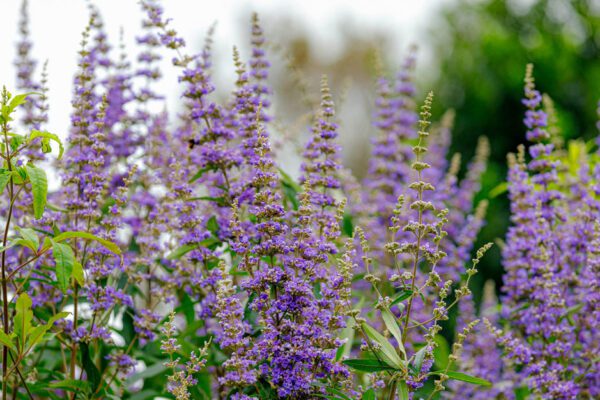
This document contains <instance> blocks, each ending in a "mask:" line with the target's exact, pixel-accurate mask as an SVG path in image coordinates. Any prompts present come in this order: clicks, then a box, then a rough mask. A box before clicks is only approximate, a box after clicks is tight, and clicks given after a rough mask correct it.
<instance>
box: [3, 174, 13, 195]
mask: <svg viewBox="0 0 600 400" xmlns="http://www.w3.org/2000/svg"><path fill="white" fill-rule="evenodd" d="M10 177H11V173H10V172H9V171H3V172H2V173H1V174H0V194H2V193H3V192H4V188H6V185H8V182H9V181H10Z"/></svg>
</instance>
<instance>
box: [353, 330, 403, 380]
mask: <svg viewBox="0 0 600 400" xmlns="http://www.w3.org/2000/svg"><path fill="white" fill-rule="evenodd" d="M361 326H362V328H363V330H364V331H365V334H366V335H367V336H368V337H369V339H371V340H372V341H373V342H375V344H376V345H377V346H378V347H379V348H378V349H376V350H375V353H376V354H377V356H379V357H380V358H381V359H382V360H383V361H384V362H385V363H386V364H388V365H389V366H391V367H394V368H395V369H402V366H403V365H402V360H400V357H399V356H398V353H396V350H395V349H394V346H392V345H391V343H390V342H389V341H388V340H387V339H386V338H385V337H384V336H383V335H382V334H380V333H379V332H377V330H375V328H373V327H372V326H370V325H369V324H367V323H366V322H363V323H362V324H361Z"/></svg>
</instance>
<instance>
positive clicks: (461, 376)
mask: <svg viewBox="0 0 600 400" xmlns="http://www.w3.org/2000/svg"><path fill="white" fill-rule="evenodd" d="M427 375H447V376H448V378H450V379H454V380H455V381H462V382H467V383H472V384H473V385H481V386H492V382H490V381H488V380H486V379H483V378H478V377H476V376H471V375H467V374H465V373H462V372H456V371H433V372H430V373H428V374H427Z"/></svg>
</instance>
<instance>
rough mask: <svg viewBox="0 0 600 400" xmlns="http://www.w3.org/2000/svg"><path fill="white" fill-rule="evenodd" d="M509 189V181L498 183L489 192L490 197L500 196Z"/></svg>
mask: <svg viewBox="0 0 600 400" xmlns="http://www.w3.org/2000/svg"><path fill="white" fill-rule="evenodd" d="M507 191H508V183H507V182H502V183H500V184H498V185H496V186H495V187H494V188H492V190H490V193H489V194H488V196H489V198H490V199H493V198H496V197H498V196H500V195H501V194H504V193H506V192H507Z"/></svg>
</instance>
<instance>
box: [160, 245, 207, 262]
mask: <svg viewBox="0 0 600 400" xmlns="http://www.w3.org/2000/svg"><path fill="white" fill-rule="evenodd" d="M199 246H200V244H199V243H194V244H184V245H183V246H181V247H178V248H176V249H175V250H173V251H172V252H171V253H169V255H168V256H167V260H177V259H179V258H181V257H183V256H184V255H186V254H187V253H189V252H190V251H192V250H194V249H197V248H198V247H199Z"/></svg>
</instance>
